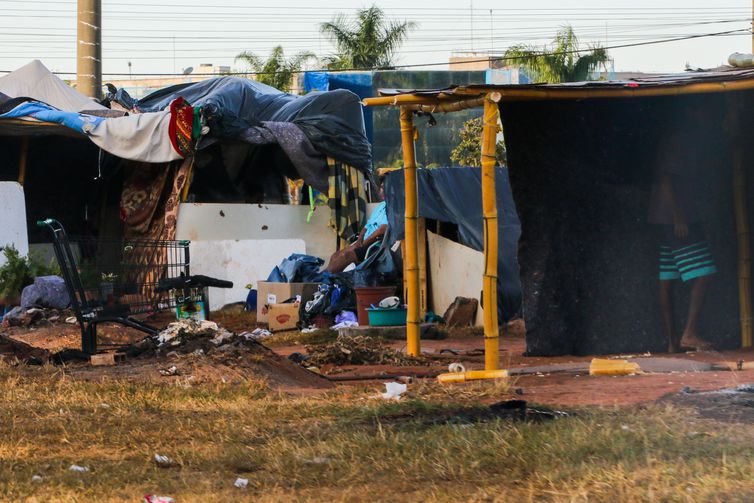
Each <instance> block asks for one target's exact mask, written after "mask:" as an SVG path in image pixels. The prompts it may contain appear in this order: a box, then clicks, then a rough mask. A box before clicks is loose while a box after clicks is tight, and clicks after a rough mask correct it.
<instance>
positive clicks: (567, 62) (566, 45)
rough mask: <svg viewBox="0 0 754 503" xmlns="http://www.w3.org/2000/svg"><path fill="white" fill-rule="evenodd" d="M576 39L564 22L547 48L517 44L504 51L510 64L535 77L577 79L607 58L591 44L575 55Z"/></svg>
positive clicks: (607, 59) (536, 78)
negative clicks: (588, 47) (587, 49)
mask: <svg viewBox="0 0 754 503" xmlns="http://www.w3.org/2000/svg"><path fill="white" fill-rule="evenodd" d="M578 51H579V41H578V38H576V33H574V31H573V28H572V27H570V26H565V27H564V28H561V29H560V30H559V31H558V33H557V34H556V35H555V39H553V41H552V45H551V47H550V48H548V47H547V46H545V47H543V48H538V47H534V46H530V45H516V46H513V47H511V48H510V49H508V50H507V51H506V52H505V56H504V57H505V58H506V60H507V62H508V63H509V64H510V65H511V66H516V65H517V64H518V65H520V66H523V67H524V68H526V69H527V70H529V71H530V72H531V77H532V78H533V79H534V80H538V81H544V82H551V83H556V82H578V81H582V80H587V79H588V78H589V74H591V73H592V72H593V71H594V70H596V69H597V68H599V67H600V65H605V63H607V62H608V61H609V59H610V58H609V56H608V54H607V51H606V50H605V49H604V48H602V47H600V46H594V47H591V48H590V52H589V53H588V54H584V55H583V56H579V55H578Z"/></svg>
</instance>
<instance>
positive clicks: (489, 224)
mask: <svg viewBox="0 0 754 503" xmlns="http://www.w3.org/2000/svg"><path fill="white" fill-rule="evenodd" d="M499 99H500V95H499V94H498V93H490V94H489V95H487V97H486V99H485V101H484V125H483V129H482V211H483V214H484V277H483V281H482V301H483V304H484V312H483V315H484V369H485V370H497V369H498V368H499V366H500V332H499V330H498V319H497V243H498V236H497V199H496V194H497V191H496V190H495V164H496V160H497V159H496V155H495V154H496V151H495V150H496V143H497V142H496V139H497V132H498V126H497V119H498V107H497V101H499Z"/></svg>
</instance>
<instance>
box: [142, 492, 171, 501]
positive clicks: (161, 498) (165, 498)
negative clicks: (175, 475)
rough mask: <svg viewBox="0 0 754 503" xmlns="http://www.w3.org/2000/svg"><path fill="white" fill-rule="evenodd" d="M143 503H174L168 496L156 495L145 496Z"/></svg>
mask: <svg viewBox="0 0 754 503" xmlns="http://www.w3.org/2000/svg"><path fill="white" fill-rule="evenodd" d="M144 503H175V500H174V499H173V498H171V497H170V496H157V495H156V494H145V495H144Z"/></svg>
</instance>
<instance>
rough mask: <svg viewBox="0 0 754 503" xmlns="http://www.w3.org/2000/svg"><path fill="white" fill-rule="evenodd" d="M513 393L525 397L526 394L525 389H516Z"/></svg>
mask: <svg viewBox="0 0 754 503" xmlns="http://www.w3.org/2000/svg"><path fill="white" fill-rule="evenodd" d="M513 392H514V393H515V394H517V395H523V394H524V389H523V388H516V389H514V390H513Z"/></svg>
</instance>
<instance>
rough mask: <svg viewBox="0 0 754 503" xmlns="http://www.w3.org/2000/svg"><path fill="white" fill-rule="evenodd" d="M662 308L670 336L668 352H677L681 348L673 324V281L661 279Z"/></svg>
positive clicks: (668, 335) (666, 331) (663, 318)
mask: <svg viewBox="0 0 754 503" xmlns="http://www.w3.org/2000/svg"><path fill="white" fill-rule="evenodd" d="M660 308H661V310H662V321H663V323H664V324H665V335H666V336H667V338H668V352H669V353H677V352H678V350H679V349H680V348H679V344H678V338H677V336H676V335H675V327H674V326H673V281H660Z"/></svg>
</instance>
